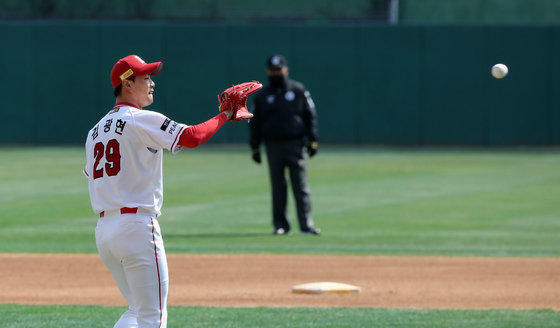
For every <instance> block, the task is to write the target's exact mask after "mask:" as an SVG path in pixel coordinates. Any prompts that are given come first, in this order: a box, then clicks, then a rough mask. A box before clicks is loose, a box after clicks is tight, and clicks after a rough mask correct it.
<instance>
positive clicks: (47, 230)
mask: <svg viewBox="0 0 560 328" xmlns="http://www.w3.org/2000/svg"><path fill="white" fill-rule="evenodd" d="M84 162H85V158H84V154H83V150H82V148H71V147H69V148H54V147H44V148H22V149H18V148H3V149H1V150H0V181H1V187H0V208H1V213H2V214H1V216H0V252H35V253H43V252H44V253H48V252H60V253H84V252H85V253H95V252H96V249H95V241H94V236H93V230H94V227H95V224H96V221H97V218H96V216H95V215H94V213H93V212H92V211H91V207H90V204H89V197H88V193H87V180H86V179H85V178H84V177H83V175H82V169H83V166H84ZM267 174H268V173H267V170H266V166H265V165H261V166H258V165H256V164H254V163H252V162H251V160H250V154H249V151H248V149H247V148H246V147H241V146H232V147H226V146H205V147H202V148H201V149H195V150H186V151H183V152H182V153H180V154H179V155H170V154H169V153H166V155H165V158H164V186H165V191H164V192H165V202H164V207H163V215H162V217H161V219H160V224H161V227H162V233H163V237H164V240H165V244H166V249H167V251H168V252H169V253H293V254H301V253H305V254H341V255H407V256H414V255H443V256H491V257H492V256H515V257H517V256H529V257H558V256H559V255H560V201H559V198H558V197H559V195H560V151H559V150H554V149H553V150H550V149H549V150H445V151H444V150H395V149H390V150H387V149H377V148H368V147H362V148H357V147H355V148H344V147H330V148H329V147H325V148H322V149H321V150H320V153H319V154H318V156H317V157H316V158H314V159H312V160H311V161H310V162H309V179H310V183H311V187H312V198H313V207H314V209H313V214H314V219H315V221H316V224H317V226H319V227H320V228H321V229H322V230H323V234H322V235H321V236H320V237H306V236H300V235H299V234H297V226H296V225H295V224H296V220H295V217H294V215H295V214H294V213H295V212H294V210H293V200H292V199H291V198H290V207H291V211H290V213H291V214H292V223H293V224H294V225H295V226H294V231H295V232H296V233H293V234H291V235H289V236H282V237H278V236H272V234H271V232H272V227H271V224H270V221H271V219H270V195H269V186H268V175H267ZM121 311H122V309H121V308H116V307H115V308H113V307H107V308H105V307H85V306H84V307H81V306H73V307H56V306H53V307H43V306H19V305H17V306H16V305H0V317H1V318H2V323H1V324H0V326H1V327H110V326H111V325H112V323H114V321H116V318H117V317H118V314H119V313H120V312H121ZM182 318H185V319H184V320H183V319H182ZM189 318H196V320H191V319H189ZM214 326H220V327H374V326H376V327H377V326H379V327H560V314H559V312H557V311H552V310H545V311H538V310H535V311H509V310H508V311H451V310H442V311H434V310H384V309H351V308H348V309H337V310H335V311H328V310H325V309H305V308H304V309H300V308H288V309H284V308H282V309H278V308H239V309H238V308H197V307H172V308H170V327H214Z"/></svg>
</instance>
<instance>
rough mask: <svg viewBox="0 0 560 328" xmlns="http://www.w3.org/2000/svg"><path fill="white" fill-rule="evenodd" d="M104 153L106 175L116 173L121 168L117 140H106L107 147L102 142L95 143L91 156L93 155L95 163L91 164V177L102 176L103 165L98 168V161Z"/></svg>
mask: <svg viewBox="0 0 560 328" xmlns="http://www.w3.org/2000/svg"><path fill="white" fill-rule="evenodd" d="M103 155H105V160H106V161H105V165H104V167H105V172H106V173H107V175H108V176H113V175H117V174H118V173H119V172H120V170H121V153H120V151H119V142H118V141H117V140H116V139H111V140H109V141H108V142H107V147H105V145H103V143H102V142H98V143H96V144H95V147H94V148H93V156H94V157H95V164H94V165H93V178H94V179H97V178H101V177H102V176H103V165H102V166H101V167H100V168H97V167H98V166H99V162H100V161H101V159H102V158H103Z"/></svg>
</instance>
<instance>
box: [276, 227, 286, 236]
mask: <svg viewBox="0 0 560 328" xmlns="http://www.w3.org/2000/svg"><path fill="white" fill-rule="evenodd" d="M288 232H290V230H287V229H284V228H277V229H275V230H274V232H273V233H274V234H275V235H287V234H288Z"/></svg>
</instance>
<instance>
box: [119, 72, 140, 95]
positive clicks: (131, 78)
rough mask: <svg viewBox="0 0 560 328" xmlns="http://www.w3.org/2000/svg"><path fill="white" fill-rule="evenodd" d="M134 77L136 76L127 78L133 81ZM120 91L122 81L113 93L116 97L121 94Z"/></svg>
mask: <svg viewBox="0 0 560 328" xmlns="http://www.w3.org/2000/svg"><path fill="white" fill-rule="evenodd" d="M135 78H136V76H131V77H129V78H128V80H131V81H134V79H135ZM121 91H122V83H121V84H119V85H118V86H117V87H116V88H115V90H114V91H113V94H114V95H115V97H118V96H119V95H120V94H121Z"/></svg>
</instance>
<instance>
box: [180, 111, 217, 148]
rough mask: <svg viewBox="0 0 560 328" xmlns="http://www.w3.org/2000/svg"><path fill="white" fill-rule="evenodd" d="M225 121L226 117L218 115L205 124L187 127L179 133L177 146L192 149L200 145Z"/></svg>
mask: <svg viewBox="0 0 560 328" xmlns="http://www.w3.org/2000/svg"><path fill="white" fill-rule="evenodd" d="M226 121H227V115H226V114H224V113H220V114H218V115H216V116H214V117H212V118H211V119H209V120H208V121H206V122H203V123H200V124H197V125H193V126H189V127H188V128H186V129H185V130H184V131H183V133H181V137H179V145H181V146H183V147H187V148H194V147H198V146H200V145H202V144H203V143H205V142H206V141H208V139H210V138H211V137H212V136H213V135H214V133H216V132H217V131H218V130H219V129H220V128H221V127H222V125H224V123H225V122H226Z"/></svg>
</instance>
